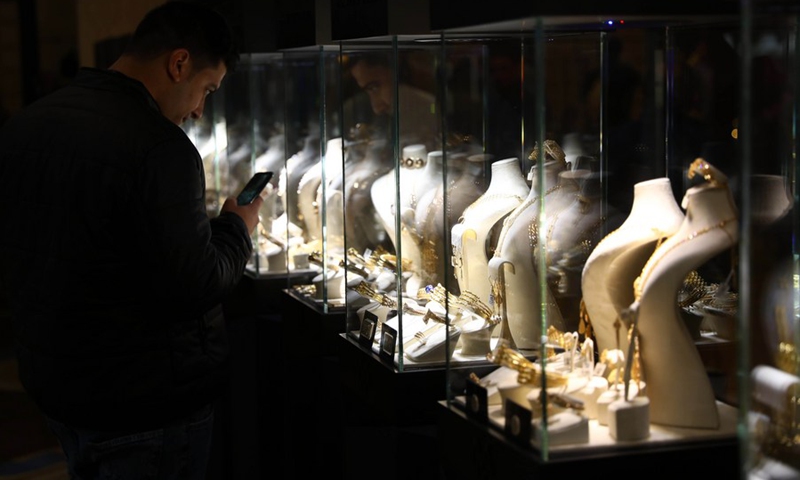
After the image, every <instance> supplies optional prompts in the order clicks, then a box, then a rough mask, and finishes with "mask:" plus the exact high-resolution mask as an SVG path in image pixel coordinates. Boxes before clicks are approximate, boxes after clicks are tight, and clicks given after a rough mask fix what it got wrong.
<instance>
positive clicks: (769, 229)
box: [709, 2, 800, 478]
mask: <svg viewBox="0 0 800 480" xmlns="http://www.w3.org/2000/svg"><path fill="white" fill-rule="evenodd" d="M747 6H748V10H746V11H745V12H744V14H745V17H744V18H743V23H742V31H743V35H744V36H745V39H746V42H747V43H746V44H745V49H744V50H743V52H744V53H743V55H742V57H743V63H742V64H743V73H744V75H745V78H744V81H746V82H748V84H749V85H748V87H749V88H747V90H746V91H745V95H744V96H743V97H742V104H743V111H744V112H745V114H746V115H745V114H743V117H742V125H741V133H742V135H741V138H742V143H743V152H742V156H743V159H744V161H743V163H744V165H743V168H742V175H743V176H744V177H745V178H744V179H743V188H742V192H741V193H742V195H741V199H742V201H743V203H744V202H746V204H747V205H748V206H749V208H748V210H749V218H747V219H746V222H748V223H747V224H746V226H745V233H744V235H746V236H747V237H743V242H742V245H741V248H740V249H739V252H740V254H741V264H742V270H743V272H744V273H743V274H742V277H741V279H740V282H741V284H742V292H741V293H744V295H742V298H741V301H740V307H741V309H742V311H743V313H745V314H743V315H741V316H740V319H741V321H742V325H741V327H740V328H739V330H738V332H737V330H736V329H735V328H734V325H733V324H732V323H733V322H732V319H731V315H730V312H729V308H728V306H727V305H725V304H721V305H719V306H718V308H716V309H715V310H714V313H715V315H714V316H713V317H711V319H712V320H713V323H712V324H711V325H710V326H709V327H711V328H714V329H715V330H716V331H717V332H718V333H719V334H720V335H724V336H730V337H735V335H736V334H737V333H738V334H739V335H741V340H742V341H741V349H740V355H741V357H742V358H746V359H749V362H747V363H744V362H741V363H742V365H744V367H745V368H743V370H742V374H741V376H740V377H741V378H742V388H741V389H740V398H741V401H742V404H743V405H748V406H749V409H747V410H746V411H745V412H744V414H743V416H742V421H743V425H744V426H747V427H748V428H747V429H742V431H743V432H746V435H743V437H742V442H743V454H742V456H743V458H744V459H745V472H746V473H747V474H748V475H749V476H750V477H752V478H780V477H785V478H797V477H799V476H800V420H799V419H800V361H798V354H797V346H798V345H800V343H799V341H800V315H799V313H800V287H799V285H800V281H799V280H798V279H800V268H798V267H799V264H798V250H797V240H796V239H797V235H798V232H799V231H800V230H799V229H798V227H799V225H798V215H797V199H798V192H797V185H798V183H797V181H798V176H797V175H798V169H797V151H798V139H797V130H796V129H797V127H796V125H797V118H798V112H800V106H799V104H798V99H797V92H798V87H800V80H799V77H798V72H799V71H800V69H798V66H800V56H798V46H800V35H799V34H798V14H800V12H799V11H798V10H797V6H796V5H790V4H789V3H786V4H781V3H780V2H752V4H751V3H748V4H747ZM745 273H746V274H745Z"/></svg>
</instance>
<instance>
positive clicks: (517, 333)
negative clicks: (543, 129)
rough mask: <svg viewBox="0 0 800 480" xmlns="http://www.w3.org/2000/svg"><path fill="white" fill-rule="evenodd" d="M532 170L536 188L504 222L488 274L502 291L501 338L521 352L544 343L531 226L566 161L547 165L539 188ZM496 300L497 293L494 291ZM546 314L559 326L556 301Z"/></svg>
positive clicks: (552, 162) (531, 190)
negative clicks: (541, 196) (541, 193)
mask: <svg viewBox="0 0 800 480" xmlns="http://www.w3.org/2000/svg"><path fill="white" fill-rule="evenodd" d="M537 168H539V167H533V169H532V170H533V171H534V175H533V186H532V188H531V189H530V192H529V194H528V196H527V198H526V199H525V200H524V201H523V202H522V203H521V204H520V205H519V206H518V207H517V208H515V209H514V210H513V211H512V212H511V213H510V214H509V215H508V216H507V217H506V218H505V219H504V220H503V228H502V230H501V231H500V238H499V240H498V243H497V249H496V250H495V253H494V257H493V258H492V259H491V260H489V265H488V273H489V282H490V284H494V285H495V289H501V290H502V292H501V293H500V296H501V297H502V299H501V302H499V303H498V307H499V309H500V311H501V312H502V313H501V322H502V328H501V329H499V330H501V332H500V335H501V336H504V337H505V336H506V335H510V336H511V338H510V339H508V340H512V341H513V345H515V347H516V348H518V349H520V350H534V349H537V348H538V347H539V345H540V343H541V335H542V331H541V321H540V318H539V314H538V312H540V311H541V297H540V295H539V290H538V289H537V288H534V287H533V286H534V285H538V284H539V275H538V273H537V268H536V265H534V261H533V252H532V245H533V242H532V240H531V235H530V232H529V230H530V226H531V225H533V224H534V223H535V222H537V221H538V218H539V201H538V200H539V192H540V191H543V192H544V197H545V208H547V199H548V196H549V195H550V194H552V193H553V192H555V191H556V189H557V187H558V176H559V174H560V173H561V172H562V171H564V170H565V168H566V164H565V163H564V161H563V160H556V161H551V162H547V163H545V164H544V186H543V187H542V188H540V187H539V186H538V180H537V178H538V177H537V175H536V172H535V170H536V169H537ZM493 294H494V297H495V299H496V297H497V296H498V295H497V292H495V291H493ZM495 301H496V300H495ZM546 303H547V315H548V318H549V319H550V320H555V321H556V324H559V323H560V321H561V319H560V313H559V312H558V308H557V306H556V303H555V300H554V299H552V298H549V299H547V302H546Z"/></svg>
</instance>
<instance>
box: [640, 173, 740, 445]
mask: <svg viewBox="0 0 800 480" xmlns="http://www.w3.org/2000/svg"><path fill="white" fill-rule="evenodd" d="M698 162H699V163H698ZM698 171H699V172H704V176H705V177H706V180H708V183H705V184H702V185H699V186H695V187H692V188H690V189H689V190H688V191H687V192H686V195H685V197H684V202H683V205H684V206H685V208H686V215H685V217H684V220H683V222H682V223H681V225H680V227H679V228H678V230H677V231H676V232H675V233H674V234H673V235H671V236H669V237H668V238H667V239H666V240H665V241H664V242H663V243H662V244H661V245H660V246H659V247H658V248H656V250H655V252H654V253H653V255H652V256H651V257H650V258H649V259H648V261H647V263H646V264H645V266H644V268H643V269H642V271H641V274H640V275H639V278H637V279H636V280H635V281H634V298H635V301H634V303H633V304H632V305H631V310H632V311H634V312H636V315H637V318H638V320H637V323H638V331H639V342H640V345H641V353H640V355H641V363H642V366H643V374H644V380H645V381H646V382H647V392H646V393H647V396H648V397H649V398H650V420H651V421H652V422H653V423H656V424H661V425H669V426H675V427H688V428H709V429H716V428H718V427H719V426H720V419H719V413H718V410H717V403H716V399H715V395H714V391H713V389H712V385H711V381H710V380H709V377H708V373H707V372H706V368H705V366H704V365H703V361H702V359H701V358H700V354H699V352H698V350H697V347H696V346H695V342H694V340H693V338H692V336H691V334H690V333H689V331H688V329H687V327H686V325H685V323H684V321H683V320H682V319H681V316H680V312H679V308H677V307H672V308H670V307H669V306H670V305H675V299H676V298H677V296H678V291H679V289H680V288H681V286H682V285H683V282H684V279H686V277H687V276H688V275H689V273H690V272H692V271H693V270H696V269H697V268H698V267H700V266H702V265H704V264H705V263H707V262H708V261H709V260H711V259H713V258H714V257H715V256H717V255H718V254H720V253H722V252H724V251H726V250H728V249H730V248H731V247H733V246H734V245H735V244H736V243H737V241H738V219H737V210H736V207H735V205H734V203H733V198H732V196H731V192H730V191H729V189H728V185H727V179H726V178H724V176H723V175H722V174H721V173H720V172H718V171H717V170H716V169H715V168H714V167H712V166H710V165H709V164H708V163H706V162H704V161H702V160H698V161H695V164H693V165H692V168H691V169H690V171H689V176H690V177H692V176H693V175H694V173H695V172H698Z"/></svg>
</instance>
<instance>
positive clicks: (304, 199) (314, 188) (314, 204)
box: [297, 137, 342, 242]
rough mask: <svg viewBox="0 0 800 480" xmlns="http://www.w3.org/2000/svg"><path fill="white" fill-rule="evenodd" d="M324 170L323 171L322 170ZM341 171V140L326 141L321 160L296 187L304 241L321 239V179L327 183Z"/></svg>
mask: <svg viewBox="0 0 800 480" xmlns="http://www.w3.org/2000/svg"><path fill="white" fill-rule="evenodd" d="M323 168H324V170H323ZM341 169H342V139H341V137H339V138H334V139H331V140H328V143H327V149H326V151H325V155H323V158H322V159H321V160H320V161H319V162H317V164H315V165H314V166H312V167H311V168H309V169H308V170H307V171H306V173H305V175H303V178H302V179H300V184H299V186H298V187H297V195H298V205H299V210H300V215H302V218H303V221H304V222H305V229H306V232H307V235H306V237H307V238H306V241H307V242H311V241H313V240H319V239H321V238H322V217H321V215H322V208H321V206H322V203H321V200H322V198H321V195H320V193H319V192H320V191H321V186H322V182H323V178H324V179H325V181H328V180H329V179H330V178H332V177H333V176H335V173H336V172H337V171H341Z"/></svg>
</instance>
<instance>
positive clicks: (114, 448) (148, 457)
mask: <svg viewBox="0 0 800 480" xmlns="http://www.w3.org/2000/svg"><path fill="white" fill-rule="evenodd" d="M47 423H48V425H49V427H50V429H51V430H52V431H53V433H55V435H56V437H57V438H58V440H59V442H60V443H61V448H62V449H63V450H64V454H65V455H66V457H67V464H68V467H69V473H70V478H72V479H75V480H78V479H80V480H88V479H97V480H100V479H102V480H106V479H108V480H111V479H114V480H126V479H131V480H133V479H136V480H141V479H158V480H166V479H181V480H184V479H192V480H204V479H205V477H206V468H207V465H208V457H209V454H210V452H211V435H212V427H213V423H214V411H213V408H212V407H211V406H210V405H209V406H206V407H204V408H202V409H200V410H198V411H197V412H195V413H193V414H192V415H190V416H189V417H187V418H185V419H182V420H180V421H177V422H173V423H171V424H169V425H166V426H164V427H163V428H160V429H157V430H149V431H145V432H135V433H130V432H126V433H122V434H120V433H118V432H102V431H95V430H86V429H80V428H72V427H69V426H67V425H64V424H63V423H61V422H59V421H56V420H53V419H51V418H47Z"/></svg>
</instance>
